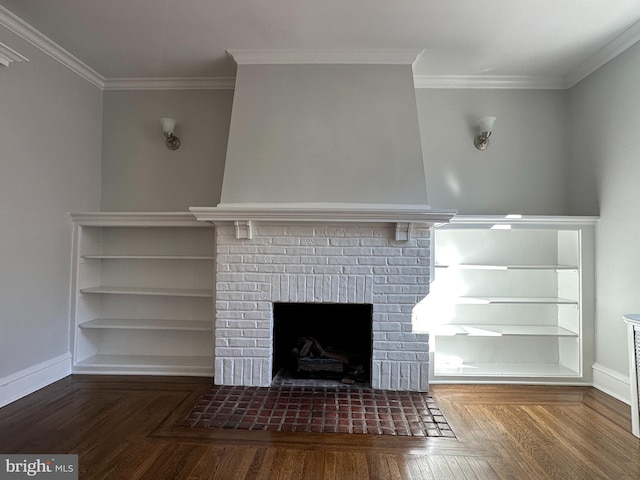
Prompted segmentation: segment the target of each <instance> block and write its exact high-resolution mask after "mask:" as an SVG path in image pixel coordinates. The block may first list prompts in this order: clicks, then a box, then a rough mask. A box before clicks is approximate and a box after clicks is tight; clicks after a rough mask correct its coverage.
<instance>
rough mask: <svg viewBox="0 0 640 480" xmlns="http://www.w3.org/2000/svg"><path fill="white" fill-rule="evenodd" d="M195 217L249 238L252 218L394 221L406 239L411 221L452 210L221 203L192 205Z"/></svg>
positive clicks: (437, 218)
mask: <svg viewBox="0 0 640 480" xmlns="http://www.w3.org/2000/svg"><path fill="white" fill-rule="evenodd" d="M189 210H190V211H191V212H192V213H193V214H194V215H195V217H196V219H198V220H200V221H203V222H210V223H214V224H218V223H228V222H233V223H235V226H236V235H237V237H238V238H245V239H250V238H252V226H253V222H299V223H336V222H337V223H342V222H349V223H394V224H396V240H398V241H402V240H409V239H410V238H411V228H412V225H413V224H422V225H425V224H426V225H439V224H444V223H448V222H449V221H450V220H451V218H453V216H454V215H455V210H432V209H431V208H430V207H429V206H428V205H390V204H342V203H335V204H329V203H327V204H325V203H308V204H304V203H302V204H220V205H218V206H217V207H191V208H189Z"/></svg>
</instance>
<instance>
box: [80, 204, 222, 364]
mask: <svg viewBox="0 0 640 480" xmlns="http://www.w3.org/2000/svg"><path fill="white" fill-rule="evenodd" d="M72 218H73V222H74V252H73V272H74V275H73V278H72V292H73V299H72V304H71V310H72V311H71V315H72V318H73V320H74V324H73V328H72V332H71V337H72V340H73V365H74V366H73V371H74V373H92V374H142V375H149V374H151V375H194V376H196V375H197V376H213V345H214V338H213V336H214V334H213V321H214V320H213V304H214V298H213V297H214V288H213V285H214V279H213V275H214V263H213V262H214V237H213V233H214V232H213V226H212V225H210V224H207V223H204V222H199V221H197V220H195V218H194V217H193V215H192V214H190V213H187V212H185V213H134V212H124V213H111V212H100V213H82V214H72Z"/></svg>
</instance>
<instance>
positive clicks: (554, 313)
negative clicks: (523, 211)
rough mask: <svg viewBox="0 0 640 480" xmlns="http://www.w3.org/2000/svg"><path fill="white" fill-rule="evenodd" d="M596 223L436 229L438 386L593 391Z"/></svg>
mask: <svg viewBox="0 0 640 480" xmlns="http://www.w3.org/2000/svg"><path fill="white" fill-rule="evenodd" d="M596 221H597V218H595V217H555V216H554V217H548V216H520V215H512V216H474V215H459V216H456V217H454V218H453V219H452V221H451V223H449V224H446V225H442V226H439V227H437V228H435V229H434V247H435V248H434V249H433V252H434V253H433V255H434V258H433V260H434V262H433V263H434V268H433V274H434V275H433V281H432V283H431V286H430V293H429V295H428V296H427V297H426V298H425V300H423V302H421V303H420V304H419V306H418V307H417V308H416V310H415V315H414V323H415V327H416V330H420V331H428V332H429V333H430V339H429V341H430V351H431V357H430V360H431V365H430V367H431V376H430V381H431V382H432V383H452V382H456V383H457V382H505V383H518V382H522V383H590V381H591V365H592V364H593V361H594V357H593V349H594V346H593V344H594V339H593V335H594V260H593V256H594V245H593V235H594V234H593V230H594V225H595V222H596Z"/></svg>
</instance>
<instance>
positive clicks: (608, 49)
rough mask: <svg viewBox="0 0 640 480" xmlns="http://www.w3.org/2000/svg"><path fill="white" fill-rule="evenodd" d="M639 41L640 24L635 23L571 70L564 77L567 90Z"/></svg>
mask: <svg viewBox="0 0 640 480" xmlns="http://www.w3.org/2000/svg"><path fill="white" fill-rule="evenodd" d="M638 40H640V22H636V23H634V24H633V25H631V26H630V27H629V28H627V29H626V30H625V31H624V32H622V33H621V34H620V35H618V36H617V37H616V38H615V39H613V41H611V42H609V43H608V44H607V45H605V46H604V47H602V48H601V49H600V50H598V51H597V52H596V53H595V54H593V55H591V56H590V57H589V58H587V59H586V60H585V61H584V62H582V63H581V64H580V65H578V66H577V67H576V68H574V69H573V70H571V71H570V72H569V73H568V74H567V75H566V76H565V79H566V82H567V88H571V87H573V86H574V85H575V84H576V83H578V82H579V81H581V80H583V79H585V78H586V77H588V76H589V75H591V74H592V73H593V72H595V71H596V70H597V69H599V68H600V67H602V66H603V65H604V64H606V63H607V62H609V61H611V60H613V59H614V58H615V57H617V56H618V55H620V54H621V53H622V52H624V51H625V50H626V49H627V48H629V47H631V46H632V45H634V44H635V43H636V42H638Z"/></svg>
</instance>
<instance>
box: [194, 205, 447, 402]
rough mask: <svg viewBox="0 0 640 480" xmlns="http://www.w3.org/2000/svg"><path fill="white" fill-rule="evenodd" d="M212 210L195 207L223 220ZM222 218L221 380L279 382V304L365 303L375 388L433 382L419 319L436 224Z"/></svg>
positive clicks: (416, 387) (423, 386)
mask: <svg viewBox="0 0 640 480" xmlns="http://www.w3.org/2000/svg"><path fill="white" fill-rule="evenodd" d="M196 210H198V211H196ZM204 210H205V209H204V208H203V209H195V208H193V209H192V211H194V213H195V214H196V217H197V218H198V219H200V220H206V221H212V220H216V219H218V216H215V215H214V216H213V217H215V218H212V215H210V214H208V213H206V212H204ZM211 210H214V209H211ZM218 210H219V209H218ZM451 216H452V215H449V216H448V217H447V219H446V220H448V218H450V217H451ZM446 220H445V221H446ZM214 223H216V225H217V228H216V277H215V289H216V308H215V310H216V324H215V339H216V340H215V342H216V343H215V383H216V384H220V385H244V386H269V385H270V384H271V381H272V367H273V355H272V354H273V338H272V335H273V304H274V303H275V302H288V303H296V302H301V303H365V304H371V305H372V306H373V318H372V323H373V326H372V329H373V332H372V333H373V346H372V347H373V349H372V365H371V384H372V385H371V386H372V387H373V388H376V389H385V390H410V391H422V392H424V391H427V390H428V386H429V376H428V373H429V337H428V334H424V333H414V332H413V328H412V322H411V317H412V315H411V313H412V309H413V307H414V306H415V305H416V304H417V303H418V302H419V301H420V300H421V299H423V298H424V296H425V295H426V294H427V293H428V289H429V278H430V265H429V263H430V229H429V226H430V225H429V224H428V223H397V224H396V223H390V222H371V223H368V222H363V221H358V222H346V221H342V222H334V223H330V222H318V221H313V222H309V221H306V222H294V221H286V222H275V221H270V222H259V223H258V222H249V221H246V222H245V221H242V222H237V221H236V222H235V225H234V223H230V222H228V221H227V222H220V221H215V222H214Z"/></svg>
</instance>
